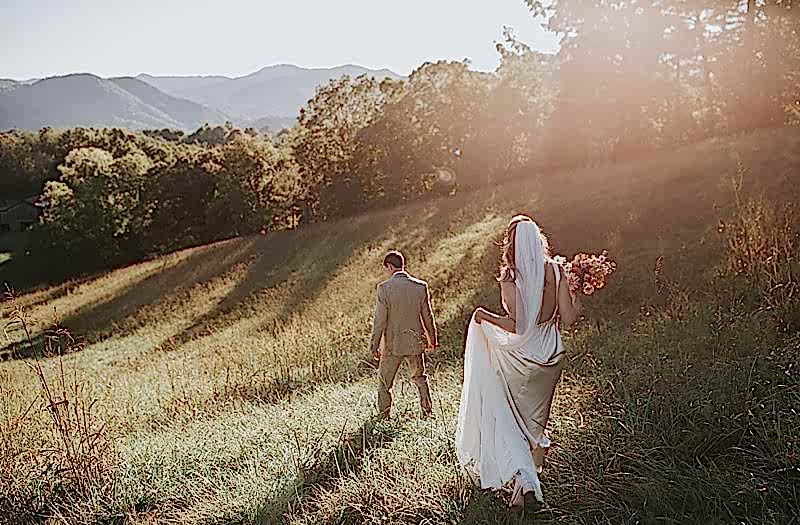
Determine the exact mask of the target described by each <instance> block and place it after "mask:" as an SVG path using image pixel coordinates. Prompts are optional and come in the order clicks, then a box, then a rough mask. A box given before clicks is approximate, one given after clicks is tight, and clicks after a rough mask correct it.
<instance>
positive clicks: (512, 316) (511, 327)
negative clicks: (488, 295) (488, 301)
mask: <svg viewBox="0 0 800 525" xmlns="http://www.w3.org/2000/svg"><path fill="white" fill-rule="evenodd" d="M500 295H501V296H502V298H503V304H504V305H505V307H506V309H507V310H508V315H505V316H501V315H497V314H494V313H492V312H490V311H489V310H486V309H485V308H478V310H477V311H476V312H475V321H477V322H478V323H481V322H483V321H486V322H487V323H490V324H493V325H495V326H497V327H499V328H501V329H503V330H505V331H506V332H510V333H512V334H515V333H517V322H516V317H517V290H516V285H515V284H514V283H513V282H501V283H500Z"/></svg>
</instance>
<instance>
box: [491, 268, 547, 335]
mask: <svg viewBox="0 0 800 525" xmlns="http://www.w3.org/2000/svg"><path fill="white" fill-rule="evenodd" d="M557 292H558V290H556V275H555V270H553V265H552V264H550V263H545V265H544V291H543V293H542V308H541V310H540V311H539V318H538V319H537V322H538V323H539V324H542V323H546V322H548V321H551V320H552V319H553V317H554V316H555V314H556V311H557V306H558V295H559V294H558V293H557ZM500 298H501V299H502V301H503V308H505V310H506V312H507V313H508V315H509V317H511V318H512V319H514V321H516V319H517V287H516V284H514V281H502V282H501V283H500Z"/></svg>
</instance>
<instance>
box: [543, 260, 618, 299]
mask: <svg viewBox="0 0 800 525" xmlns="http://www.w3.org/2000/svg"><path fill="white" fill-rule="evenodd" d="M553 260H554V261H555V262H556V263H558V264H559V265H561V266H562V267H563V268H564V271H565V272H566V274H567V284H568V286H569V290H570V292H572V293H573V294H575V293H583V294H584V295H592V294H593V293H594V292H595V291H597V290H600V289H601V288H603V287H604V286H605V285H606V282H607V280H608V278H609V276H611V274H613V273H614V271H615V270H616V268H617V265H616V263H614V262H613V261H611V260H610V259H609V258H608V252H607V251H605V250H603V252H602V253H601V254H599V255H593V254H588V253H579V254H577V255H575V257H573V258H572V260H571V261H567V259H566V258H565V257H562V256H560V255H559V256H556V257H553Z"/></svg>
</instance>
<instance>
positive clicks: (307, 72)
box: [138, 64, 400, 120]
mask: <svg viewBox="0 0 800 525" xmlns="http://www.w3.org/2000/svg"><path fill="white" fill-rule="evenodd" d="M343 75H350V76H351V77H357V76H360V75H370V76H374V77H375V78H378V79H382V78H385V77H388V78H394V79H397V78H400V76H399V75H397V74H396V73H393V72H392V71H389V70H388V69H381V70H377V71H376V70H371V69H367V68H364V67H360V66H353V65H346V66H339V67H334V68H327V69H305V68H301V67H298V66H293V65H288V64H281V65H275V66H268V67H265V68H263V69H260V70H259V71H256V72H255V73H251V74H249V75H245V76H242V77H237V78H227V77H218V76H216V77H158V76H151V75H140V76H139V77H138V78H140V79H141V80H144V81H145V82H148V83H150V84H152V85H154V86H155V87H157V88H158V89H160V90H162V91H164V92H166V93H169V94H171V95H174V96H176V97H181V98H186V99H189V100H193V101H195V102H198V103H201V104H205V105H208V106H210V107H215V108H219V109H220V110H222V111H225V112H226V113H228V114H230V115H232V116H234V117H236V118H237V119H240V120H252V119H257V118H262V117H263V116H266V115H273V116H276V117H290V118H294V117H295V116H297V112H298V110H299V109H300V107H302V106H303V105H304V104H305V103H306V102H307V101H308V99H310V98H311V97H312V96H313V95H314V92H315V90H316V88H317V86H320V85H322V84H325V83H327V82H328V81H329V80H331V79H335V78H339V77H341V76H343Z"/></svg>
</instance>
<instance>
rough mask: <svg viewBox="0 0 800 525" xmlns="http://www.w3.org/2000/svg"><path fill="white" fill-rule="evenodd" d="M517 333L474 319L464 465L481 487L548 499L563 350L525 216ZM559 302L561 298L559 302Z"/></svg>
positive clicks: (460, 438) (461, 453)
mask: <svg viewBox="0 0 800 525" xmlns="http://www.w3.org/2000/svg"><path fill="white" fill-rule="evenodd" d="M515 242H516V244H515V265H516V291H517V303H516V306H517V308H516V311H517V323H516V325H517V332H518V333H517V334H511V333H509V332H506V331H504V330H502V329H500V328H498V327H496V326H494V325H492V324H490V323H488V322H482V323H480V324H478V323H476V322H475V318H474V317H473V318H472V320H471V321H470V324H469V328H468V331H467V342H466V349H465V352H464V385H463V389H462V391H461V405H460V407H459V411H458V423H457V427H456V454H457V456H458V461H459V463H460V465H461V466H462V467H463V468H464V469H465V470H466V471H467V473H468V474H469V475H470V477H471V478H472V479H473V481H474V482H475V483H476V484H477V485H479V486H480V487H481V488H484V489H487V488H501V487H503V486H505V485H507V484H509V483H510V482H512V481H513V482H514V484H515V487H514V489H515V492H520V491H521V492H522V493H527V492H533V493H534V494H535V496H536V499H537V500H539V501H543V495H542V488H541V484H540V483H539V476H538V473H539V472H541V467H542V463H543V460H544V453H545V450H546V449H547V448H548V447H549V446H550V441H549V440H548V438H547V436H546V435H545V427H546V425H547V420H548V418H549V416H550V405H551V402H552V399H553V393H554V391H555V386H556V383H557V382H558V379H559V377H560V375H561V368H562V366H563V363H562V358H563V356H564V351H563V346H562V343H561V335H560V333H559V330H558V325H557V323H556V313H557V308H556V311H555V312H554V314H553V316H552V318H551V319H550V320H548V321H546V322H543V323H540V320H539V313H540V310H541V305H542V294H543V290H544V278H545V265H546V264H553V265H554V270H555V277H556V290H558V283H559V279H560V272H559V270H558V267H557V265H556V263H555V262H553V261H550V260H549V259H547V258H546V257H545V253H544V247H543V243H542V240H541V237H540V233H539V228H538V226H537V225H536V223H533V222H522V223H520V224H519V225H518V226H517V232H516V239H515ZM556 304H557V302H556Z"/></svg>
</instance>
